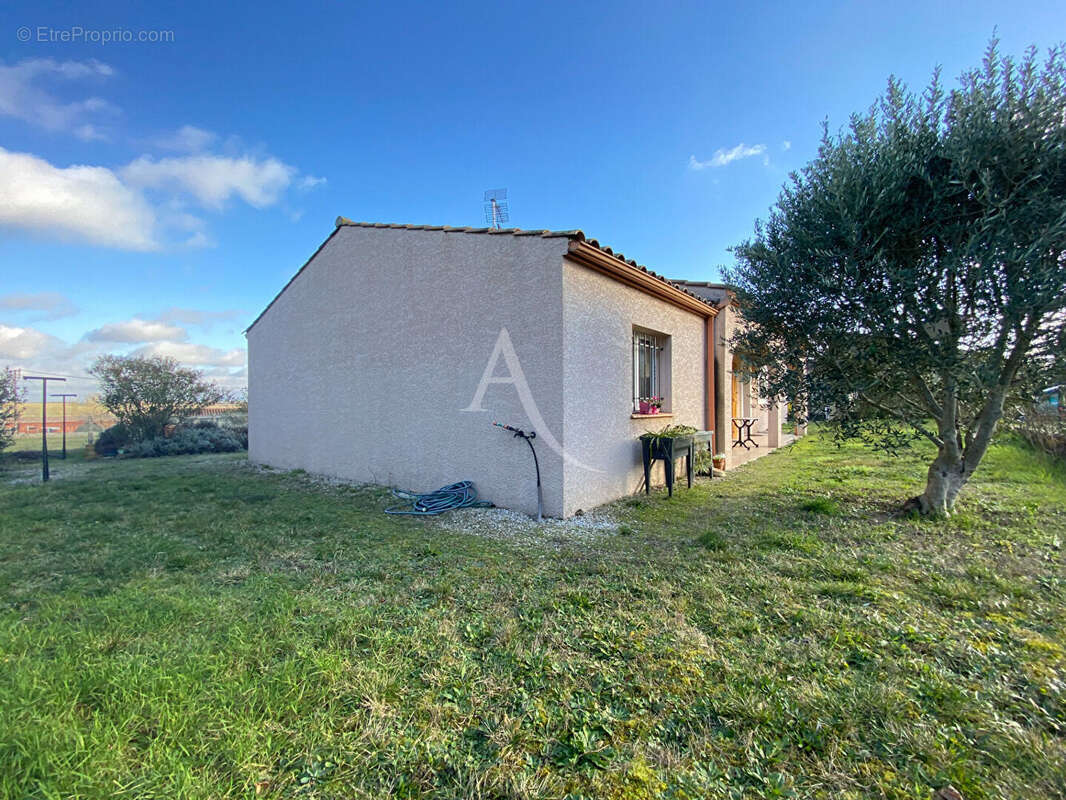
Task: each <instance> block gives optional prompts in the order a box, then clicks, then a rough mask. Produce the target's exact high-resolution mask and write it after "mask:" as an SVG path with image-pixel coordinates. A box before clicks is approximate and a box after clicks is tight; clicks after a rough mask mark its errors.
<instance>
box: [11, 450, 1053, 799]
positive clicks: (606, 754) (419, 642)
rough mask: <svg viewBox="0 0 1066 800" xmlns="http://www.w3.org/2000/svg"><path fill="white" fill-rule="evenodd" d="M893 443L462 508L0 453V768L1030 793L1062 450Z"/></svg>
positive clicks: (600, 792)
mask: <svg viewBox="0 0 1066 800" xmlns="http://www.w3.org/2000/svg"><path fill="white" fill-rule="evenodd" d="M927 455H928V454H927V453H920V454H914V455H911V456H907V457H905V458H902V459H899V460H891V459H887V458H884V457H881V456H876V455H870V454H869V453H866V452H863V451H861V450H858V449H854V448H851V449H844V450H837V449H836V448H834V447H833V446H832V444H831V443H829V442H828V441H826V440H825V439H823V438H821V437H820V436H818V435H817V434H815V435H813V436H811V437H808V438H807V439H804V440H802V441H801V442H799V443H798V444H796V445H794V446H793V447H791V448H789V449H787V450H783V451H780V452H778V453H775V454H772V455H770V456H767V457H766V458H764V459H762V460H760V461H758V462H756V463H754V464H752V465H750V466H748V467H745V468H742V469H740V470H738V471H737V472H735V473H732V474H731V475H730V476H729V477H728V478H726V479H720V480H715V481H713V482H706V481H703V482H701V483H700V484H699V485H698V486H697V487H696V488H694V489H692V490H686V489H681V490H679V491H678V492H677V493H676V494H675V496H674V498H673V499H668V498H666V497H664V496H662V495H654V496H653V497H652V498H650V499H647V500H646V499H644V498H642V497H641V498H632V499H630V500H628V501H623V502H621V503H619V504H617V505H616V506H614V507H613V509H612V513H613V514H614V516H615V524H613V525H611V526H610V527H609V528H607V529H606V530H599V531H593V532H592V533H589V532H588V531H585V530H584V529H581V528H578V527H573V526H571V527H567V526H558V525H554V526H553V525H545V526H544V527H543V528H541V529H539V530H536V529H534V530H532V532H530V531H529V530H525V529H524V530H525V533H523V534H522V535H521V536H519V535H513V536H512V535H510V534H508V532H507V531H508V530H509V528H508V525H507V524H505V523H499V524H494V527H492V528H491V529H492V530H493V531H495V533H493V534H492V536H491V538H489V537H488V536H485V535H475V534H474V533H472V532H471V531H477V530H479V528H478V526H476V525H471V524H470V520H471V519H472V518H476V513H475V515H474V516H473V517H470V516H469V515H468V517H466V518H464V517H462V516H459V517H455V518H453V519H452V520H451V521H450V522H441V521H438V522H432V521H426V520H420V519H410V518H394V517H386V516H385V515H383V514H382V509H383V508H384V507H385V506H386V505H389V504H391V503H392V502H394V499H393V498H392V497H391V496H390V495H388V493H387V492H385V491H383V490H378V489H360V488H345V487H330V486H328V485H321V484H317V483H315V482H314V481H312V480H310V479H309V478H308V476H306V475H303V474H300V473H287V474H280V473H272V472H264V471H257V470H255V469H253V468H251V467H249V466H248V465H247V462H246V460H245V458H244V456H243V454H241V455H237V454H235V455H225V456H195V457H177V458H161V459H151V460H145V461H92V462H85V463H79V464H71V465H68V466H67V471H66V472H65V473H64V476H63V477H62V478H60V479H58V480H55V481H53V482H52V483H50V484H49V485H48V486H41V485H39V484H37V485H35V484H33V483H31V482H29V481H32V475H33V467H32V465H28V466H25V467H16V468H9V469H8V471H6V472H4V473H2V474H0V659H2V661H3V664H2V669H0V764H3V768H2V769H0V796H3V797H60V796H62V797H127V796H128V797H145V796H156V797H163V796H166V797H183V798H209V797H210V798H216V797H261V798H262V797H316V798H379V797H383V796H390V795H392V796H398V797H408V798H422V797H424V798H428V797H456V798H458V797H464V798H475V797H493V798H519V797H543V798H561V797H564V796H566V797H570V798H581V797H584V798H630V799H636V798H653V797H671V798H704V797H752V798H756V797H758V798H763V797H825V798H833V799H834V800H836V799H837V798H865V797H871V796H874V797H886V798H919V799H920V800H928V798H929V797H930V796H931V793H932V789H933V788H934V787H938V786H941V785H943V784H946V783H949V782H950V783H952V784H953V785H955V786H956V787H957V788H958V789H960V790H961V791H962V793H963V795H964V796H965V797H966V798H967V800H982V799H987V800H991V799H992V798H1034V797H1056V796H1061V794H1062V790H1063V776H1064V775H1066V740H1064V738H1063V737H1064V732H1063V725H1064V723H1063V720H1064V719H1066V688H1064V676H1066V651H1064V645H1063V643H1064V642H1066V563H1064V556H1063V549H1062V546H1063V543H1062V538H1063V531H1064V530H1066V469H1064V468H1063V466H1062V465H1061V464H1055V463H1053V462H1051V461H1050V460H1049V459H1047V458H1044V457H1042V456H1039V455H1036V454H1034V453H1033V452H1032V451H1030V450H1028V449H1026V448H1024V447H1023V446H1021V445H1019V444H1018V443H1016V442H1014V441H1007V442H1006V443H1003V444H1000V445H997V446H995V447H993V449H992V451H991V452H990V454H989V456H988V459H987V462H986V464H984V465H982V467H981V470H980V472H979V473H978V474H977V476H976V477H975V479H974V483H973V485H972V487H970V488H969V489H967V490H966V493H965V495H964V497H963V500H962V503H961V509H960V513H959V514H957V515H956V516H955V517H954V518H953V519H952V520H951V521H950V522H948V523H943V524H940V523H932V522H926V521H922V520H918V519H913V518H901V517H898V516H895V515H894V513H893V511H894V509H895V508H896V507H897V506H898V503H899V502H900V501H901V500H902V499H903V498H905V497H906V496H908V494H911V493H913V492H914V491H915V490H916V488H917V487H919V486H920V483H921V479H922V475H923V474H924V471H925V461H924V458H925V457H926V456H927ZM456 477H457V478H461V477H462V476H456ZM516 524H517V523H516ZM575 525H576V523H575ZM527 528H528V526H527ZM486 530H488V529H487V528H486Z"/></svg>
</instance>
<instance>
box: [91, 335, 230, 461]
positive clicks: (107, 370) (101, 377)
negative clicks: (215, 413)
mask: <svg viewBox="0 0 1066 800" xmlns="http://www.w3.org/2000/svg"><path fill="white" fill-rule="evenodd" d="M89 373H90V374H91V375H93V376H94V377H95V378H96V379H97V380H98V381H99V382H100V402H101V404H102V405H103V406H104V407H105V408H106V409H107V410H108V411H110V412H111V413H112V414H114V415H115V417H116V418H117V419H118V421H119V422H121V423H123V424H124V425H126V426H127V428H128V429H129V431H130V434H131V436H132V437H133V438H134V439H135V440H137V441H140V440H143V439H151V438H154V437H156V436H161V435H162V434H163V429H164V428H165V427H166V426H167V425H168V424H169V423H170V422H171V421H173V420H180V419H181V418H182V417H188V416H191V415H192V414H195V413H197V412H198V411H200V410H201V409H203V408H204V407H205V406H209V405H212V404H213V403H218V402H220V401H221V400H222V399H223V398H224V397H225V396H226V395H225V392H224V391H223V390H222V389H221V388H220V387H219V386H218V385H216V384H214V383H212V382H211V381H208V380H206V379H205V378H204V376H203V373H202V372H199V371H197V370H194V369H185V368H183V367H181V366H180V365H179V364H178V362H177V361H175V360H174V359H173V358H163V357H160V356H153V357H151V358H142V357H138V356H101V357H100V358H98V359H96V361H94V362H93V365H92V367H90V368H89Z"/></svg>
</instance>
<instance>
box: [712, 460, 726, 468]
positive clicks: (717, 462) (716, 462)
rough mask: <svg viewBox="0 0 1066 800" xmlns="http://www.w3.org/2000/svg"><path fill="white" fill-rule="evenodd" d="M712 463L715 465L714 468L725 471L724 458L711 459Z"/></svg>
mask: <svg viewBox="0 0 1066 800" xmlns="http://www.w3.org/2000/svg"><path fill="white" fill-rule="evenodd" d="M711 463H712V464H713V465H714V468H715V469H717V470H724V469H725V459H724V458H712V459H711Z"/></svg>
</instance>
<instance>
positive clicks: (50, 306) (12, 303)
mask: <svg viewBox="0 0 1066 800" xmlns="http://www.w3.org/2000/svg"><path fill="white" fill-rule="evenodd" d="M0 309H4V310H5V311H14V312H31V313H33V315H34V316H36V317H37V318H38V319H49V320H52V319H62V318H63V317H69V316H73V315H74V314H77V313H78V307H77V306H75V305H74V303H72V302H71V300H70V298H69V297H67V296H66V295H62V294H60V293H59V292H37V293H36V294H19V293H16V294H5V295H2V296H0Z"/></svg>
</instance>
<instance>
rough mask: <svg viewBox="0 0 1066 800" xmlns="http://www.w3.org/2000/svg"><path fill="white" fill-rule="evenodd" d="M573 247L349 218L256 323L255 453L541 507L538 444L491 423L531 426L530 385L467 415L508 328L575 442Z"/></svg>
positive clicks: (534, 382) (493, 389)
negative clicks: (566, 393) (457, 487)
mask: <svg viewBox="0 0 1066 800" xmlns="http://www.w3.org/2000/svg"><path fill="white" fill-rule="evenodd" d="M567 244H568V240H567V239H566V238H565V237H563V238H540V237H538V236H513V235H509V234H470V233H462V232H443V231H421V230H403V229H388V228H361V227H352V226H342V227H341V228H340V229H338V230H337V232H336V234H335V235H334V237H333V238H332V240H330V241H329V242H328V243H327V244H326V245H325V246H324V247H323V248H322V250H321V251H320V252H319V253H318V255H317V256H316V257H315V258H314V259H313V260H312V262H311V263H310V264H309V265H308V266H307V268H306V269H305V270H304V271H303V272H302V273H301V274H300V275H299V276H297V277H296V278H295V280H294V281H293V282H292V283H291V284H290V285H289V287H288V288H287V289H286V290H285V291H284V292H283V293H282V294H281V296H280V297H278V298H277V300H276V301H275V302H274V304H273V305H272V306H271V307H270V308H269V309H268V310H267V311H266V313H265V314H264V315H263V316H262V317H261V318H260V319H259V321H258V322H257V323H255V325H254V326H253V327H252V328H251V330H249V331H248V365H249V386H248V394H249V421H248V422H249V457H250V459H251V460H252V461H254V462H257V463H262V464H269V465H272V466H275V467H279V468H286V469H295V468H300V469H305V470H307V471H309V472H314V473H320V474H325V475H333V476H337V477H341V478H345V479H348V480H352V481H358V482H370V483H377V484H383V485H387V486H398V487H401V488H404V489H409V490H413V491H417V492H426V491H431V490H433V489H437V488H439V487H440V486H443V485H445V484H449V483H453V482H455V481H459V480H463V479H470V480H473V481H474V483H475V484H476V486H477V488H478V491H479V493H480V494H481V496H482V497H483V498H484V499H486V500H489V501H491V502H493V503H496V504H497V505H500V506H504V507H507V508H513V509H517V510H519V511H522V512H525V513H530V514H533V513H536V509H537V504H536V484H535V478H534V470H533V463H532V457H531V456H530V453H529V448H528V447H527V446H526V444H525V442H523V441H521V440H519V439H514V438H513V437H512V436H511V435H510V434H509V433H507V432H505V431H502V430H500V429H498V428H493V427H492V426H491V423H492V421H493V420H498V421H500V422H505V423H511V424H513V425H516V426H517V427H522V428H526V429H528V428H529V427H531V423H530V421H529V419H527V418H526V415H525V412H524V411H523V408H522V404H521V402H520V400H519V397H518V392H517V391H516V389H515V386H513V385H505V384H490V385H489V387H488V390H487V392H486V393H485V396H484V400H483V402H482V403H481V406H482V408H484V409H486V410H485V411H481V412H470V411H463V409H465V408H467V407H468V406H469V405H470V404H471V400H472V399H473V397H474V393H475V390H476V389H477V386H478V383H479V381H480V379H481V377H482V373H483V371H484V369H485V366H486V363H487V362H488V360H489V357H490V355H491V354H492V352H493V348H494V346H495V344H496V342H497V338H498V336H499V334H500V331H501V329H503V328H506V329H507V330H508V332H509V334H510V338H511V341H512V342H513V345H514V350H515V353H516V354H517V356H518V359H519V362H520V364H521V367H522V370H523V372H524V375H525V378H526V380H527V382H528V384H529V387H530V389H531V391H532V394H533V398H534V400H535V402H536V404H537V407H538V408H539V409H540V413H541V414H542V415H543V418H544V419H545V420H546V421H547V424H548V425H549V426H555V427H556V429H555V430H554V431H553V433H554V435H555V436H556V437H557V438H559V439H561V438H562V437H563V430H562V425H561V420H562V419H563V358H562V353H563V287H562V272H561V269H560V266H559V265H560V261H561V259H562V256H563V254H564V253H565V252H566V248H567ZM618 289H619V291H625V290H623V289H622V287H621V286H619V287H618ZM628 294H631V295H634V296H639V295H637V293H636V292H632V291H629V292H628ZM601 316H602V315H601ZM645 321H646V322H647V323H648V324H651V323H653V322H655V320H654V319H651V318H648V319H646V320H645ZM575 350H576V348H575ZM626 364H628V361H626ZM627 368H628V367H623V369H627ZM495 374H496V375H506V374H507V368H506V366H505V363H504V362H503V360H502V359H501V361H500V363H499V365H498V367H497V369H496V372H495ZM576 374H580V373H579V372H578V373H576ZM628 385H629V379H628V378H626V380H625V381H624V382H623V383H622V384H621V385H620V387H619V389H620V392H621V396H622V397H623V398H625V397H627V396H628V392H629V388H628ZM685 385H686V387H687V384H685ZM685 391H686V392H687V391H688V389H687V388H686V389H685ZM583 394H584V392H583V391H582V390H580V389H577V390H576V391H575V392H574V395H575V396H580V395H583ZM686 397H687V395H686ZM686 402H687V400H686ZM578 413H582V412H580V411H579V412H578ZM575 430H577V428H575ZM543 433H544V431H538V434H543ZM626 435H627V436H628V430H627V431H626ZM536 444H537V453H538V456H539V457H540V464H541V473H542V476H543V484H544V511H545V513H546V514H548V515H551V516H562V515H563V514H564V512H565V510H566V509H565V508H564V502H563V496H564V481H563V471H562V461H561V458H560V457H559V456H557V455H556V454H554V453H553V452H552V451H551V450H550V449H549V448H548V447H546V446H545V443H544V440H543V438H538V439H537V440H536ZM613 485H614V484H612V486H613ZM620 493H621V492H617V493H616V494H615V495H614V496H617V495H618V494H620ZM603 498H604V499H610V498H608V497H606V496H603Z"/></svg>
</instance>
